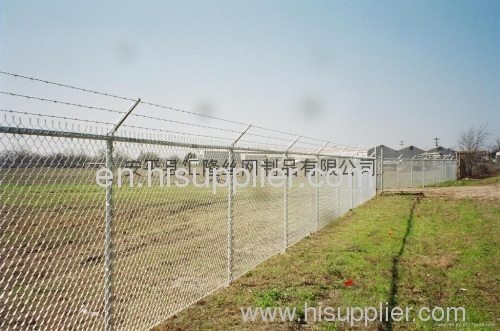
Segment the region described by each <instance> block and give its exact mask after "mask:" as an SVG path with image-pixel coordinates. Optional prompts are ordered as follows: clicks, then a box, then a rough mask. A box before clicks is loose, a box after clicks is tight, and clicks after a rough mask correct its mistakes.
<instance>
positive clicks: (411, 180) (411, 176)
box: [410, 159, 413, 187]
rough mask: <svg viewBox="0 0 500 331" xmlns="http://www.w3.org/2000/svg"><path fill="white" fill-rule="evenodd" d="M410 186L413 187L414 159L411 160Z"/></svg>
mask: <svg viewBox="0 0 500 331" xmlns="http://www.w3.org/2000/svg"><path fill="white" fill-rule="evenodd" d="M410 187H413V159H411V160H410Z"/></svg>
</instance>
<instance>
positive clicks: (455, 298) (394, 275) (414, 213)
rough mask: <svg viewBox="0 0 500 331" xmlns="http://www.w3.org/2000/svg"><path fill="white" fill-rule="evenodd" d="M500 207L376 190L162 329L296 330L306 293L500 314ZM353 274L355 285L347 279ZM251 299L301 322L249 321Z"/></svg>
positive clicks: (404, 325) (326, 300)
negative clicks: (245, 310)
mask: <svg viewBox="0 0 500 331" xmlns="http://www.w3.org/2000/svg"><path fill="white" fill-rule="evenodd" d="M498 215H500V207H499V205H498V202H496V201H475V200H454V201H447V200H443V199H427V198H426V199H423V200H415V199H414V198H413V197H410V196H382V197H377V198H375V199H373V200H371V201H369V202H367V203H366V204H365V205H363V206H361V207H360V208H357V209H355V210H354V211H353V212H350V213H348V214H347V215H345V216H344V217H342V218H341V219H339V220H337V221H335V222H333V223H332V224H330V225H329V226H327V227H325V228H324V229H323V230H321V231H320V232H319V233H316V234H314V235H311V236H310V237H308V238H306V239H304V240H302V241H301V242H299V243H298V244H296V245H294V246H293V247H291V248H290V249H289V250H288V251H287V253H285V254H281V255H277V256H275V257H273V258H271V259H269V260H267V261H266V262H264V263H262V264H261V265H259V266H258V267H257V268H255V269H254V270H252V271H250V272H248V273H247V274H245V275H244V276H242V277H240V278H239V279H237V280H236V281H235V282H234V283H233V284H232V285H231V286H230V287H228V288H225V289H220V290H218V291H216V292H215V293H213V294H212V295H210V296H208V297H206V298H204V299H202V300H200V301H199V302H198V303H196V304H195V305H193V306H191V307H189V308H187V309H185V310H184V311H182V312H180V313H178V314H177V315H176V316H174V317H172V318H170V319H169V320H167V321H165V323H164V324H163V325H161V326H159V327H157V328H156V330H172V329H173V330H188V329H189V330H296V329H297V330H298V329H301V328H303V327H304V324H301V323H304V322H303V317H304V309H303V307H304V303H305V302H307V303H308V305H309V306H316V307H318V306H323V307H327V306H331V307H341V308H342V309H344V310H343V311H344V312H345V308H346V307H353V306H356V307H368V306H374V307H378V305H379V302H383V303H385V302H387V303H388V305H389V306H399V307H413V309H414V310H418V309H420V308H421V307H423V306H428V307H430V308H431V309H432V308H433V307H434V306H440V307H443V308H446V307H451V306H455V307H458V306H461V307H464V308H465V309H466V317H467V320H466V321H467V322H471V323H481V322H483V323H492V322H493V323H495V322H496V323H498V322H497V319H498V318H499V316H500V308H499V307H500V305H499V303H500V302H499V300H500V286H499V285H500V276H498V270H500V261H499V256H500V254H499V253H500V240H499V238H500V227H499V225H500V224H499V223H500V219H499V216H498ZM390 232H391V233H392V236H390V234H389V233H390ZM347 280H353V281H354V285H352V286H345V284H344V283H345V281H347ZM166 300H168V298H166ZM249 306H253V307H256V306H261V307H274V306H281V307H287V306H288V307H297V315H299V316H302V322H300V323H299V322H297V321H296V322H286V323H281V322H266V323H264V322H247V323H245V322H243V320H242V317H241V312H240V309H239V307H249ZM410 316H413V317H418V315H417V313H415V314H414V315H410ZM306 327H307V329H311V330H350V329H357V330H359V329H368V330H434V329H436V328H439V329H442V330H447V327H443V326H440V327H438V326H436V325H435V323H434V322H432V321H429V322H419V321H415V322H413V321H410V322H393V323H382V322H373V323H371V324H369V325H368V326H367V327H365V326H364V325H358V326H355V327H351V326H350V324H349V323H348V322H338V321H337V322H322V323H319V322H316V323H313V322H309V323H308V325H307V326H306ZM452 329H455V328H452ZM465 329H467V328H465ZM472 329H474V330H476V329H477V330H479V329H480V330H493V329H494V327H481V328H477V327H476V328H472Z"/></svg>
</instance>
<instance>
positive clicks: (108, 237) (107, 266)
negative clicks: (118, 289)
mask: <svg viewBox="0 0 500 331" xmlns="http://www.w3.org/2000/svg"><path fill="white" fill-rule="evenodd" d="M106 169H109V170H110V171H111V172H112V171H113V138H112V137H110V138H109V139H108V140H107V141H106ZM106 185H107V186H106V226H105V249H104V251H105V256H104V327H105V330H106V331H110V330H111V327H112V326H111V293H112V288H111V271H112V270H111V267H112V235H113V234H112V225H113V179H108V180H107V182H106Z"/></svg>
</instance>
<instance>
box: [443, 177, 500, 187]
mask: <svg viewBox="0 0 500 331" xmlns="http://www.w3.org/2000/svg"><path fill="white" fill-rule="evenodd" d="M494 183H500V176H494V177H489V178H483V179H469V178H468V179H465V178H462V179H459V180H450V181H447V182H443V183H439V184H436V185H434V186H436V187H453V186H476V185H489V184H494Z"/></svg>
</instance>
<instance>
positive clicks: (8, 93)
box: [0, 91, 124, 115]
mask: <svg viewBox="0 0 500 331" xmlns="http://www.w3.org/2000/svg"><path fill="white" fill-rule="evenodd" d="M0 94H4V95H10V96H14V97H20V98H26V99H32V100H39V101H44V102H53V103H57V104H62V105H67V106H75V107H80V108H87V109H93V110H102V111H107V112H111V113H117V114H121V115H123V113H124V112H122V111H118V110H114V109H108V108H102V107H94V106H88V105H82V104H79V103H72V102H66V101H60V100H54V99H45V98H40V97H34V96H30V95H24V94H17V93H12V92H5V91H0Z"/></svg>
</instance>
